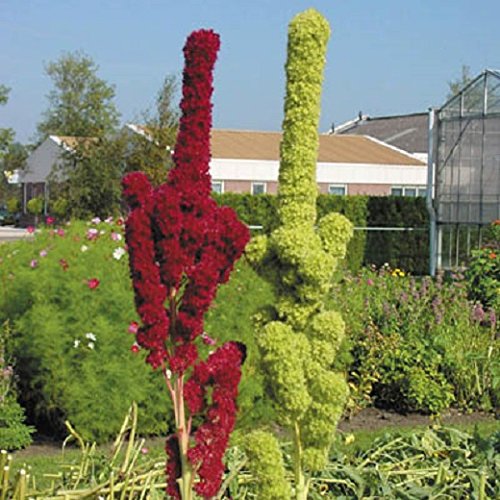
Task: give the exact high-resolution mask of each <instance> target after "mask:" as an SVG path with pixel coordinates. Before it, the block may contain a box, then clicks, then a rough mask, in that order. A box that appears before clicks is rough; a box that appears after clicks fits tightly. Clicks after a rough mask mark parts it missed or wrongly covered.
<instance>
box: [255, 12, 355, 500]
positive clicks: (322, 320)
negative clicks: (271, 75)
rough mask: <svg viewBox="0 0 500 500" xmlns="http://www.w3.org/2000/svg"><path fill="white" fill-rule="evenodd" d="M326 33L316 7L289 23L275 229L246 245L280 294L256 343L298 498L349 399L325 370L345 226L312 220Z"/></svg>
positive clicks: (337, 327)
mask: <svg viewBox="0 0 500 500" xmlns="http://www.w3.org/2000/svg"><path fill="white" fill-rule="evenodd" d="M329 35H330V28H329V25H328V22H327V21H326V20H325V18H324V17H323V16H322V15H321V14H319V13H318V12H317V11H315V10H313V9H309V10H306V11H305V12H303V13H301V14H298V15H297V16H296V17H295V18H294V19H293V20H292V21H291V23H290V25H289V31H288V60H287V64H286V75H287V84H286V100H285V118H284V121H283V140H282V143H281V151H280V154H281V160H280V173H279V190H278V215H279V222H280V225H279V227H278V228H277V229H276V230H275V231H274V232H273V233H271V235H270V236H269V237H267V236H258V237H256V238H254V239H253V240H252V242H251V243H250V245H249V246H248V247H247V256H248V259H249V261H250V262H251V264H252V265H253V267H254V268H255V269H256V270H257V272H259V274H261V275H262V276H263V277H265V278H266V279H268V280H269V281H271V283H272V285H273V286H274V288H275V293H276V297H277V299H276V304H275V306H274V308H273V309H272V310H271V311H267V314H266V315H265V316H264V315H262V317H261V318H260V323H259V325H258V329H257V330H258V331H257V344H258V346H259V349H260V352H261V357H262V364H263V368H264V371H265V374H266V379H267V384H268V386H269V388H270V391H271V393H272V396H273V398H274V401H275V406H276V409H277V415H278V418H279V421H280V423H281V424H282V425H285V426H287V427H289V428H290V429H291V431H292V433H293V435H294V468H295V470H294V475H295V498H297V499H305V498H307V490H308V485H309V479H308V478H310V474H311V473H312V472H314V471H318V470H321V469H322V468H323V467H324V466H325V464H326V460H327V456H328V451H329V449H330V446H331V444H332V441H333V437H334V433H335V429H336V426H337V423H338V421H339V419H340V416H341V414H342V409H343V407H344V404H345V400H346V397H347V384H346V381H345V378H344V376H343V375H342V374H340V373H336V372H334V371H332V368H331V367H332V364H333V362H334V360H335V357H336V355H337V352H338V349H339V347H340V344H341V342H342V339H343V337H344V322H343V321H342V318H341V316H340V314H338V313H337V312H334V311H329V310H327V309H326V305H325V299H326V296H327V294H328V293H329V292H330V290H331V282H332V278H333V273H334V271H335V269H336V266H337V265H338V262H339V260H340V259H342V258H343V257H344V256H345V253H346V245H347V242H348V241H349V239H350V238H351V236H352V224H351V223H350V222H349V221H348V220H347V219H346V218H345V217H343V216H342V215H339V214H329V215H327V216H325V217H323V218H322V219H321V220H320V221H319V222H318V223H317V224H316V222H317V221H316V198H317V192H318V188H317V184H316V161H317V155H318V145H319V136H318V125H319V114H320V101H321V85H322V80H323V68H324V64H325V53H326V45H327V42H328V38H329Z"/></svg>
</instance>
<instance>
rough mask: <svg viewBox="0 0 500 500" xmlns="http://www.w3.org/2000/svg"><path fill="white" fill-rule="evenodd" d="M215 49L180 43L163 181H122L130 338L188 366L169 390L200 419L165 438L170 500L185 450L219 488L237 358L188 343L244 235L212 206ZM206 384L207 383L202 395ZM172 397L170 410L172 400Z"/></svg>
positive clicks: (179, 368)
mask: <svg viewBox="0 0 500 500" xmlns="http://www.w3.org/2000/svg"><path fill="white" fill-rule="evenodd" d="M219 45H220V43H219V36H218V35H217V34H215V33H214V32H213V31H210V30H200V31H197V32H193V33H192V34H191V35H190V36H189V37H188V39H187V41H186V45H185V47H184V55H185V69H184V78H183V89H182V90H183V98H182V102H181V109H182V117H181V120H180V124H179V133H178V136H177V143H176V146H175V153H174V156H173V159H174V163H175V167H174V168H173V169H172V170H171V171H170V172H169V175H168V179H167V182H166V183H165V184H163V185H161V186H159V187H158V188H156V189H153V188H152V186H151V184H150V183H149V181H148V179H147V177H146V176H145V175H144V174H143V173H139V172H135V173H132V174H129V175H127V176H126V177H125V178H124V180H123V188H124V189H123V193H124V197H125V199H126V201H127V203H128V205H129V207H130V213H129V216H128V218H127V220H126V224H125V226H126V231H125V237H126V242H127V245H128V249H129V257H130V258H129V262H130V269H131V275H132V281H133V287H134V292H135V303H136V308H137V312H138V314H139V316H140V318H141V322H142V326H141V327H140V328H138V330H137V333H136V338H137V343H138V344H139V345H140V346H141V347H142V348H144V349H146V350H148V351H149V355H148V357H147V362H148V363H150V364H151V365H152V366H153V368H157V367H159V366H162V367H163V368H164V370H166V369H167V367H168V368H169V369H170V370H171V372H173V374H174V378H175V380H176V381H179V380H182V378H183V376H184V374H185V372H186V370H187V369H188V368H189V367H192V366H194V369H193V374H192V377H191V379H190V380H189V381H188V382H186V384H185V385H184V392H183V393H182V383H181V384H180V385H176V386H175V388H172V387H171V391H173V392H174V391H180V396H181V398H184V400H185V401H186V404H187V406H188V408H189V410H190V414H191V417H192V416H193V415H195V414H197V415H200V416H201V415H203V416H204V417H205V421H204V423H203V424H201V425H200V426H199V428H198V429H197V430H196V432H195V435H194V438H195V445H194V446H193V447H192V448H191V449H189V450H188V449H187V446H189V445H187V446H186V444H185V441H184V440H183V441H182V442H181V441H179V439H180V437H179V436H182V435H183V434H182V433H183V432H185V431H186V428H182V426H179V429H178V435H177V436H173V437H172V438H170V439H169V440H168V442H167V454H168V461H167V476H168V480H167V484H168V486H167V492H168V493H169V494H170V495H171V496H172V497H173V498H180V492H179V486H178V483H177V479H178V478H180V477H181V475H182V474H183V472H184V471H183V470H182V469H181V467H180V462H181V460H180V457H181V456H183V457H185V456H186V453H187V458H188V460H189V461H190V463H191V464H192V465H193V469H194V471H195V472H197V473H198V475H199V481H198V482H197V483H195V489H196V491H197V492H198V493H199V494H200V495H202V496H203V497H205V498H209V497H212V496H213V495H215V493H216V492H217V490H218V489H219V487H220V482H221V478H222V473H223V465H222V457H223V455H224V451H225V449H226V446H227V442H228V438H229V434H230V433H231V431H232V429H233V427H234V422H235V418H236V396H237V393H238V383H239V380H240V377H241V364H242V362H243V358H244V346H242V345H240V344H237V343H234V342H230V343H227V344H225V345H224V346H222V347H221V348H219V349H218V350H217V351H216V352H214V353H213V354H211V355H210V356H209V358H208V359H207V361H205V362H203V361H202V362H198V364H196V362H197V361H198V351H197V347H196V344H195V343H194V340H195V339H196V338H197V337H198V336H199V335H202V334H203V317H204V315H205V313H206V312H207V310H208V308H209V307H210V304H211V303H212V301H213V299H214V298H215V295H216V292H217V287H218V285H219V284H221V283H224V282H226V281H227V280H228V279H229V274H230V272H231V270H232V268H233V266H234V262H235V261H236V260H237V259H238V258H239V257H240V256H241V254H242V253H243V250H244V248H245V245H246V244H247V242H248V240H249V238H250V234H249V231H248V228H247V227H246V226H245V225H244V224H242V223H241V222H240V221H239V220H238V218H237V216H236V214H235V212H234V211H233V210H232V209H230V208H227V207H224V208H219V207H218V206H217V204H216V203H215V201H214V200H213V199H212V198H211V197H210V191H211V182H210V175H209V162H210V129H211V123H212V104H211V95H212V92H213V88H212V71H213V66H214V64H215V60H216V57H217V51H218V50H219ZM129 331H130V330H129ZM207 386H212V388H213V390H212V393H211V400H210V401H207V394H206V388H207ZM175 394H177V395H176V396H175V398H174V407H175V405H176V404H179V401H178V399H177V398H178V395H179V394H178V393H175ZM179 443H180V444H179Z"/></svg>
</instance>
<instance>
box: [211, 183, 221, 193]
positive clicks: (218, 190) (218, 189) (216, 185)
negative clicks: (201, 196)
mask: <svg viewBox="0 0 500 500" xmlns="http://www.w3.org/2000/svg"><path fill="white" fill-rule="evenodd" d="M223 192H224V181H212V193H217V194H222V193H223Z"/></svg>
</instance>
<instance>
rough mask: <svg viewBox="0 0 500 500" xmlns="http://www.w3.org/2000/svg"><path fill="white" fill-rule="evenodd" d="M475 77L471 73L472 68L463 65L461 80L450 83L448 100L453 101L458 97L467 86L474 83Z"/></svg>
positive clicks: (457, 79)
mask: <svg viewBox="0 0 500 500" xmlns="http://www.w3.org/2000/svg"><path fill="white" fill-rule="evenodd" d="M472 79H473V77H472V75H471V72H470V66H467V65H466V64H464V65H462V74H461V75H460V77H459V78H456V79H455V80H451V81H449V82H448V95H447V96H446V99H451V98H452V97H453V96H455V95H457V94H458V93H459V92H460V91H461V90H462V89H463V88H464V87H465V86H466V85H468V84H469V83H470V82H471V81H472Z"/></svg>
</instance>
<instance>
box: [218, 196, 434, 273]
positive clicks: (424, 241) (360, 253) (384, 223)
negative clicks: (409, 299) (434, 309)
mask: <svg viewBox="0 0 500 500" xmlns="http://www.w3.org/2000/svg"><path fill="white" fill-rule="evenodd" d="M214 197H215V199H216V200H217V202H218V203H219V204H220V205H227V206H230V207H232V208H233V209H234V210H236V212H237V213H238V216H239V217H240V219H241V220H242V221H244V222H245V223H246V224H249V225H250V226H262V229H261V230H262V231H264V232H266V233H268V232H270V231H271V230H272V229H274V228H275V226H276V224H277V216H276V203H277V200H276V196H274V195H270V194H263V195H258V196H253V195H251V194H237V193H224V194H219V195H217V194H215V195H214ZM317 208H318V218H320V217H323V215H325V214H327V213H329V212H339V213H341V214H343V215H345V216H346V217H347V218H348V219H349V220H350V221H351V222H352V223H353V224H354V226H355V227H357V228H365V227H387V228H389V227H398V228H413V229H412V230H408V231H383V230H380V231H371V230H370V231H363V230H360V229H359V230H356V231H355V235H354V238H353V239H352V240H351V243H350V245H349V248H348V251H347V261H346V267H347V268H348V269H349V270H351V271H357V270H359V269H360V268H361V266H362V265H363V264H365V265H369V264H375V265H377V266H381V265H382V264H384V263H386V262H387V263H388V264H390V265H391V267H393V268H396V267H399V268H402V269H405V270H406V271H408V272H411V273H413V274H426V273H427V270H428V247H429V237H428V230H427V228H428V215H427V210H426V206H425V199H424V198H406V197H393V196H388V197H380V196H372V197H370V196H332V195H324V194H322V195H319V197H318V202H317ZM258 231H260V229H259V230H258Z"/></svg>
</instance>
